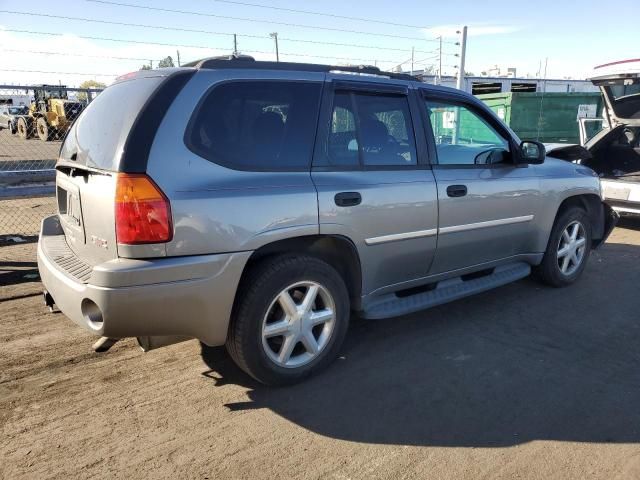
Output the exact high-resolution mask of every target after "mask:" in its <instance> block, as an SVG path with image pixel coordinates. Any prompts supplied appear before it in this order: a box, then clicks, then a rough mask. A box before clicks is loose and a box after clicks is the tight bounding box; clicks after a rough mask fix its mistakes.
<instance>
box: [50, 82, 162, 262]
mask: <svg viewBox="0 0 640 480" xmlns="http://www.w3.org/2000/svg"><path fill="white" fill-rule="evenodd" d="M169 73H171V71H170V70H169V71H167V72H161V73H156V74H148V73H147V74H135V75H133V76H132V77H131V78H128V79H126V80H123V81H118V82H116V83H115V84H113V85H111V86H110V87H108V88H107V89H105V90H104V91H103V92H102V93H100V94H99V95H98V96H97V97H96V99H95V100H93V101H92V102H91V103H90V104H89V105H88V106H87V108H85V109H84V111H83V112H82V113H81V114H80V116H79V117H78V119H77V121H76V122H75V123H74V124H73V126H72V127H71V129H70V130H69V132H68V134H67V136H66V138H65V140H64V143H63V145H62V148H61V150H60V156H59V159H58V162H57V164H56V170H57V174H56V195H57V202H58V211H59V216H60V223H61V225H62V227H63V229H64V232H65V236H66V240H67V244H68V245H69V247H70V248H71V249H72V250H73V252H74V253H75V254H76V255H77V256H78V257H80V258H81V259H82V260H84V261H85V262H86V263H89V264H92V265H95V264H97V263H100V262H102V261H106V260H109V259H112V258H116V257H117V256H118V253H117V244H116V230H115V194H116V179H117V172H118V171H121V170H122V169H121V161H122V158H123V153H124V149H125V144H126V140H127V137H128V135H129V132H130V131H131V129H132V126H133V125H134V122H135V121H136V118H138V115H139V114H140V112H141V110H142V109H143V107H144V106H145V103H146V102H147V100H149V98H150V97H151V96H152V94H153V92H154V91H155V90H156V89H157V88H158V86H159V85H160V84H161V83H162V81H163V79H164V78H166V76H167V75H168V74H169Z"/></svg>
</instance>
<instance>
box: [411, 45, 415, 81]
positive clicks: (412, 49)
mask: <svg viewBox="0 0 640 480" xmlns="http://www.w3.org/2000/svg"><path fill="white" fill-rule="evenodd" d="M414 50H415V48H414V47H411V75H413V59H414V53H415V52H414Z"/></svg>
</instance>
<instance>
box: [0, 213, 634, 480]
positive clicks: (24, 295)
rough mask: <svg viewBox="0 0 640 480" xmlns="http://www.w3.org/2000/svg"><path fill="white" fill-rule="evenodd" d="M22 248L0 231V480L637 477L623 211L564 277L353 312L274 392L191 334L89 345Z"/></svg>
mask: <svg viewBox="0 0 640 480" xmlns="http://www.w3.org/2000/svg"><path fill="white" fill-rule="evenodd" d="M34 250H35V246H34V244H20V245H11V246H3V247H0V265H1V267H0V268H1V269H2V270H4V272H3V273H0V275H1V276H0V285H2V288H1V289H0V426H1V433H0V477H1V478H6V479H18V478H65V479H66V478H90V477H91V478H105V477H108V478H141V477H153V478H203V479H205V478H209V479H222V478H247V479H257V478H270V479H280V478H310V479H325V478H326V479H370V478H388V479H399V478H430V479H436V478H437V479H444V478H455V479H474V480H476V479H483V478H500V479H514V478H534V479H545V480H547V479H555V478H557V479H585V478H599V479H608V480H609V479H620V480H622V479H625V480H626V479H634V478H640V408H639V406H640V368H639V367H640V348H639V347H638V346H639V345H640V316H639V312H640V308H639V307H640V296H639V295H638V285H639V284H640V268H639V267H638V266H639V264H640V263H639V262H640V222H635V223H633V222H629V221H627V222H625V223H624V224H623V226H622V227H619V228H617V229H616V230H615V231H614V234H613V235H612V237H611V238H610V240H609V242H608V244H607V245H606V246H605V247H604V248H603V249H601V250H600V251H598V252H595V253H594V254H593V256H592V258H591V259H590V263H589V266H588V268H587V270H586V272H585V275H584V277H583V278H582V279H581V280H580V282H579V283H578V284H576V285H574V286H572V287H570V288H567V289H551V288H546V287H542V286H540V285H538V284H536V283H535V282H534V281H533V280H530V279H526V280H523V281H520V282H518V283H515V284H513V285H509V286H506V287H502V288H500V289H498V290H495V291H492V292H488V293H485V294H482V295H478V296H475V297H471V298H468V299H465V300H462V301H458V302H455V303H452V304H449V305H445V306H442V307H438V308H434V309H432V310H429V311H426V312H421V313H417V314H414V315H409V316H406V317H402V318H396V319H390V320H385V321H377V322H365V321H362V320H357V319H354V320H353V321H352V325H351V328H350V333H349V336H348V340H347V342H346V345H345V346H344V348H343V353H342V357H341V358H340V359H339V360H338V361H336V362H335V363H334V364H333V365H332V366H331V367H330V368H329V369H328V370H327V371H325V372H323V373H322V374H320V375H319V376H317V377H314V378H312V379H310V380H308V381H307V382H305V383H303V384H301V385H297V386H294V387H289V388H281V389H269V388H265V387H262V386H260V385H257V384H255V383H254V382H252V381H251V380H249V379H248V378H247V377H246V376H245V375H244V374H243V373H242V372H240V371H239V370H238V369H237V368H235V367H234V365H233V363H232V362H231V360H230V359H229V358H228V357H227V356H226V354H225V353H224V351H223V350H222V349H205V350H202V349H201V347H200V344H199V343H198V342H196V341H190V342H186V343H182V344H179V345H174V346H171V347H168V348H164V349H161V350H157V351H153V352H150V353H146V354H143V353H142V352H141V351H140V350H139V349H138V347H137V346H136V345H135V343H134V342H133V341H130V340H127V341H122V342H121V343H119V344H117V345H116V346H115V347H114V348H113V349H112V350H111V351H109V352H108V353H106V354H95V353H93V352H92V350H91V343H92V341H93V340H94V338H93V337H91V336H90V335H89V334H87V333H85V332H84V331H83V330H81V329H80V328H77V327H75V326H74V325H73V324H72V323H71V322H70V321H69V320H67V319H66V318H65V317H64V316H63V315H62V314H60V313H54V314H50V313H48V312H47V311H46V309H45V308H44V306H43V305H42V299H41V296H40V291H41V285H40V283H39V282H38V280H37V276H36V274H37V271H36V264H35V263H34V258H33V257H34Z"/></svg>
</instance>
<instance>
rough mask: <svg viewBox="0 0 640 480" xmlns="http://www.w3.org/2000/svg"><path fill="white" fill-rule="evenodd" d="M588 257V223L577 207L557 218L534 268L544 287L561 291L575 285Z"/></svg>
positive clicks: (589, 233) (589, 249)
mask: <svg viewBox="0 0 640 480" xmlns="http://www.w3.org/2000/svg"><path fill="white" fill-rule="evenodd" d="M590 253H591V222H590V221H589V217H588V216H587V213H586V212H585V211H584V210H583V209H582V208H579V207H571V208H569V209H567V210H566V211H565V212H563V213H562V214H560V216H559V217H558V219H557V220H556V223H555V224H554V226H553V229H552V231H551V236H550V238H549V244H548V246H547V250H546V252H545V254H544V257H543V259H542V263H541V264H540V265H539V266H538V267H537V268H536V273H537V276H538V277H539V278H540V279H541V280H542V281H543V282H544V283H546V284H547V285H551V286H553V287H565V286H567V285H571V284H572V283H573V282H575V281H576V280H577V279H578V278H579V277H580V275H582V272H583V271H584V269H585V267H586V265H587V259H588V258H589V254H590Z"/></svg>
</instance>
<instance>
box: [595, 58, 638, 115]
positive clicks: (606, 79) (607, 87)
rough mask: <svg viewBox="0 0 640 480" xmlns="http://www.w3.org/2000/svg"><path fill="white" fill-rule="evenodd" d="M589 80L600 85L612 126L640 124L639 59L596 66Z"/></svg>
mask: <svg viewBox="0 0 640 480" xmlns="http://www.w3.org/2000/svg"><path fill="white" fill-rule="evenodd" d="M590 80H591V82H592V83H593V84H594V85H596V86H598V87H600V90H601V92H602V95H603V96H604V99H605V103H606V106H607V112H606V113H607V116H608V121H609V124H610V125H611V126H612V127H615V126H616V125H632V126H640V59H634V60H623V61H620V62H612V63H607V64H604V65H600V66H597V67H595V69H594V72H593V74H592V76H591V78H590Z"/></svg>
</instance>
